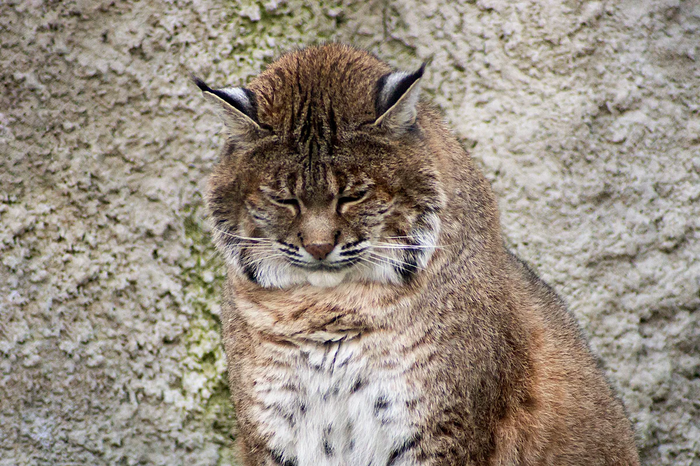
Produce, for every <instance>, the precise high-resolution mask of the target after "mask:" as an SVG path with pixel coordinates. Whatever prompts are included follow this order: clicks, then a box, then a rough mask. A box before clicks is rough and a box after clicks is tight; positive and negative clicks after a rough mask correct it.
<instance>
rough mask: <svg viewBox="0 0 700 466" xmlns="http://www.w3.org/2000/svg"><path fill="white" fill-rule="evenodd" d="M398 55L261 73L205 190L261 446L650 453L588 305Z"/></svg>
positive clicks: (231, 329) (229, 95)
mask: <svg viewBox="0 0 700 466" xmlns="http://www.w3.org/2000/svg"><path fill="white" fill-rule="evenodd" d="M423 72H424V67H421V68H420V69H419V70H418V71H416V72H413V73H406V72H400V71H393V70H392V69H391V68H390V67H389V66H388V65H387V64H386V63H384V62H382V61H380V60H379V59H377V58H376V57H374V56H373V55H371V54H369V53H367V52H365V51H362V50H358V49H355V48H352V47H350V46H346V45H340V44H329V45H325V46H320V47H311V48H307V49H304V50H298V51H294V52H291V53H288V54H286V55H284V56H282V57H281V58H280V59H279V60H278V61H276V62H274V63H273V64H271V65H270V66H269V67H268V68H267V69H266V70H265V71H264V72H263V73H262V74H260V75H259V76H258V77H257V78H255V79H254V80H253V81H252V82H251V83H250V84H249V85H248V86H247V87H246V88H224V89H212V88H210V87H208V86H207V85H206V84H205V83H204V82H202V81H201V80H198V79H196V78H195V81H196V84H197V85H198V86H199V88H200V89H201V90H202V91H203V93H204V95H205V96H206V97H207V98H208V99H210V100H212V101H213V102H214V103H215V104H216V107H217V108H218V110H219V111H220V113H221V115H222V116H223V118H224V121H225V130H226V143H225V147H224V149H223V154H222V156H221V161H220V163H219V164H218V165H217V166H216V167H215V168H214V170H213V173H212V174H211V177H210V179H209V183H208V192H207V204H208V208H209V212H210V217H211V222H212V230H213V236H214V241H215V244H216V246H217V248H218V250H219V251H220V252H221V254H223V256H224V258H225V260H226V264H227V269H228V274H227V275H228V276H227V282H226V285H225V289H224V298H223V306H222V323H223V341H224V345H225V349H226V354H227V357H228V374H229V384H230V387H231V392H232V398H233V401H234V403H235V406H236V409H237V415H238V421H239V422H238V423H239V430H240V432H239V434H238V441H239V446H240V450H241V456H242V461H243V463H244V464H246V465H284V466H307V465H310V466H321V465H359V466H365V465H375V466H380V465H381V466H384V465H395V466H398V465H557V466H561V465H574V464H576V465H591V466H592V465H604V464H605V465H613V464H614V465H636V464H639V460H638V457H637V451H636V447H635V444H634V440H633V433H632V429H631V427H630V423H629V421H628V420H627V418H626V416H625V413H624V410H623V407H622V404H621V403H620V402H619V401H618V400H617V399H616V398H615V397H614V395H613V393H612V391H611V389H610V387H609V386H608V384H607V382H606V380H605V378H604V375H603V373H602V372H601V370H600V369H599V368H598V367H597V365H596V360H595V358H594V356H593V355H592V354H591V352H590V350H589V349H588V346H587V343H586V341H585V340H584V338H583V337H582V335H581V332H580V330H579V327H578V325H577V323H576V321H575V320H574V318H573V317H572V316H571V315H570V314H569V313H568V311H567V310H566V308H565V306H564V304H563V303H562V301H561V300H560V299H559V298H558V297H557V295H556V294H555V293H554V292H553V291H552V290H551V288H549V287H548V286H547V285H546V284H545V283H544V282H543V281H542V280H540V279H539V278H538V277H537V276H536V275H535V274H534V273H533V272H532V271H531V270H530V269H529V268H528V267H527V265H525V264H524V263H523V262H522V261H520V260H519V259H518V258H517V257H515V256H514V255H513V254H511V253H509V252H508V251H507V250H506V249H505V247H504V245H503V240H502V237H501V230H500V226H499V218H498V211H497V208H496V202H495V200H494V196H493V193H492V191H491V189H490V186H489V185H488V184H487V182H486V180H485V179H484V177H483V175H482V174H481V173H480V172H479V170H478V169H477V168H476V167H475V165H474V162H473V161H472V160H471V159H470V157H469V155H468V154H467V153H466V152H465V151H464V150H463V149H462V147H461V146H460V145H459V143H458V142H457V140H456V139H455V137H454V136H452V135H451V134H450V132H449V131H448V129H447V128H446V127H445V125H444V124H443V123H442V119H441V117H440V115H439V113H438V112H437V111H435V110H434V109H433V108H431V107H430V106H429V105H428V104H426V103H425V102H422V101H420V100H419V83H420V79H421V76H422V75H423Z"/></svg>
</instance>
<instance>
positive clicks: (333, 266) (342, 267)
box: [289, 257, 360, 273]
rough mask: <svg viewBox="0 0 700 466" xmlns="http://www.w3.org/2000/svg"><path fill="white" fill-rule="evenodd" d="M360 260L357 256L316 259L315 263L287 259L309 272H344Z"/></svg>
mask: <svg viewBox="0 0 700 466" xmlns="http://www.w3.org/2000/svg"><path fill="white" fill-rule="evenodd" d="M359 261H360V258H359V257H354V258H352V259H343V260H341V261H337V262H321V261H316V262H315V263H307V262H301V261H299V260H296V259H289V262H290V263H291V264H292V265H293V266H295V267H297V268H300V269H304V270H307V271H309V272H331V273H332V272H344V271H347V270H348V269H349V268H350V267H352V266H354V265H355V264H357V263H358V262H359Z"/></svg>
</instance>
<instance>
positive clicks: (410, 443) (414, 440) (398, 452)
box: [386, 434, 421, 466]
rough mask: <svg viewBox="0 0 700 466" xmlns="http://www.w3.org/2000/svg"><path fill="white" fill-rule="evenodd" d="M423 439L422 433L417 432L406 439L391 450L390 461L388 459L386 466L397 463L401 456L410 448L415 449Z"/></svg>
mask: <svg viewBox="0 0 700 466" xmlns="http://www.w3.org/2000/svg"><path fill="white" fill-rule="evenodd" d="M420 440H421V435H420V434H416V435H414V436H413V437H411V438H409V439H406V440H405V441H404V442H403V443H402V444H401V445H399V446H398V447H397V448H395V449H393V450H392V451H391V454H390V455H389V461H387V463H386V466H391V465H392V464H394V463H396V461H397V460H398V459H399V458H401V456H403V455H405V454H406V453H408V452H409V451H410V450H412V449H414V448H415V447H416V445H418V442H420Z"/></svg>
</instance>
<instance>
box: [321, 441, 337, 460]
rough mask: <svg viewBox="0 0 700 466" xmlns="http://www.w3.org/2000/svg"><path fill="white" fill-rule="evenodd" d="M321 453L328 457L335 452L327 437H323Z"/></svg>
mask: <svg viewBox="0 0 700 466" xmlns="http://www.w3.org/2000/svg"><path fill="white" fill-rule="evenodd" d="M323 454H324V455H326V456H327V457H329V458H330V457H332V456H333V455H334V454H335V452H334V451H333V445H331V443H330V441H329V440H328V439H327V438H324V439H323Z"/></svg>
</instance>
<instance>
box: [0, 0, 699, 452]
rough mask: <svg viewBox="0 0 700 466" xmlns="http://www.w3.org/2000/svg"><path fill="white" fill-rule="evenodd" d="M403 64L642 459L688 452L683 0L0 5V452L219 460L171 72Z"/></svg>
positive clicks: (690, 257) (217, 390) (189, 113)
mask: <svg viewBox="0 0 700 466" xmlns="http://www.w3.org/2000/svg"><path fill="white" fill-rule="evenodd" d="M334 39H338V40H344V41H350V42H353V43H355V44H357V45H360V46H364V47H367V48H369V49H371V50H373V51H375V52H376V53H378V54H379V55H380V56H381V57H383V58H385V59H387V60H389V61H390V62H391V63H393V64H395V65H397V66H401V67H406V68H412V67H416V66H418V64H419V63H420V62H421V61H423V60H428V59H431V60H432V61H431V64H430V66H429V71H428V73H427V76H426V82H425V90H426V94H428V96H429V97H430V98H431V99H432V100H433V101H434V102H435V103H436V104H438V105H439V106H440V107H441V108H442V110H443V111H444V113H445V117H446V118H447V119H448V120H449V121H450V122H451V123H452V125H453V127H454V129H455V132H456V134H457V135H458V136H459V137H460V139H461V140H462V141H463V142H464V144H465V145H466V146H468V147H471V148H472V152H473V154H474V156H475V157H476V158H477V159H478V160H479V162H480V163H481V164H482V166H483V168H484V170H485V172H486V174H487V176H488V177H489V179H490V180H491V181H492V182H493V185H494V188H495V190H496V191H497V194H498V195H499V196H500V205H501V209H502V219H503V225H504V232H505V241H506V242H507V244H508V245H509V246H511V247H512V248H513V249H514V250H515V251H516V252H517V253H518V254H520V255H521V256H522V257H523V258H525V259H526V260H528V261H529V262H530V263H531V264H533V266H534V267H535V268H536V269H537V270H538V271H539V273H540V274H541V275H542V276H543V277H544V278H545V279H546V280H547V281H549V283H550V284H552V285H553V286H554V287H555V289H556V290H557V291H558V292H559V293H560V294H561V295H562V296H563V297H564V298H565V299H566V300H567V301H568V303H569V304H570V306H571V309H572V310H573V312H575V313H576V315H577V316H578V317H579V319H580V320H581V322H582V324H583V325H584V327H585V329H586V331H587V333H588V334H589V335H590V337H591V344H592V346H593V347H594V349H595V350H596V351H597V352H598V353H599V354H600V355H601V356H602V357H603V358H604V360H605V367H606V368H607V371H608V374H609V376H610V379H611V381H612V382H613V384H614V385H615V386H616V387H617V388H618V389H619V392H620V394H621V396H622V398H623V399H624V401H625V403H626V405H627V408H628V411H629V413H630V416H631V418H632V419H633V421H634V423H635V426H636V429H637V433H638V439H639V445H640V448H641V451H642V455H643V459H644V462H645V464H649V465H671V464H674V465H700V427H699V426H700V402H699V401H698V400H700V326H699V325H698V323H699V322H698V320H699V317H700V310H699V308H700V202H699V200H700V113H699V108H700V97H699V96H700V65H699V62H698V60H700V56H698V55H699V54H700V2H699V1H697V0H695V1H683V2H681V1H678V0H659V1H644V0H625V1H619V2H612V1H610V2H577V1H559V0H547V1H534V0H532V1H529V2H527V1H525V2H518V3H516V2H508V1H498V0H478V1H476V2H474V1H472V2H467V1H464V2H454V1H448V0H428V1H421V0H393V1H392V0H389V1H377V0H375V1H369V2H365V1H359V0H357V1H352V0H338V1H337V2H328V1H326V2H322V3H318V2H310V1H309V2H307V3H303V2H302V1H300V0H287V1H284V0H268V1H265V0H263V1H261V2H257V3H256V2H253V1H247V2H242V3H237V2H224V1H220V0H210V1H195V0H193V1H189V2H187V1H169V2H160V3H159V2H131V1H130V2H127V1H73V2H70V1H66V2H52V1H47V2H42V1H41V0H22V1H5V2H1V3H0V356H1V359H0V465H8V466H9V465H33V464H57V465H61V464H167V465H181V464H187V465H188V466H190V465H191V466H194V465H215V464H222V465H227V464H234V463H233V461H234V460H233V459H232V454H233V453H232V439H231V431H232V428H233V427H234V424H235V420H234V416H233V412H232V410H231V408H230V406H229V403H228V401H227V389H226V386H225V383H224V371H225V366H224V358H223V353H222V350H221V348H220V344H219V336H218V331H219V328H218V320H217V319H218V318H217V315H218V297H217V296H218V289H219V286H220V284H221V280H222V274H223V269H222V266H221V261H220V260H218V259H217V258H216V256H215V254H214V253H213V251H212V248H211V245H210V243H209V240H208V234H207V230H206V224H205V222H204V219H203V209H202V200H201V187H202V184H203V180H204V179H205V177H206V174H207V172H208V171H209V170H210V168H211V166H212V164H213V163H214V162H215V160H216V157H217V152H218V147H219V145H220V142H221V141H220V138H219V137H218V135H217V133H218V130H219V123H218V122H217V120H216V118H215V117H214V116H213V115H211V114H210V112H209V109H208V108H207V105H206V104H205V102H204V101H203V99H202V98H201V96H200V94H199V92H197V91H196V90H195V89H194V88H193V86H192V85H191V84H190V83H189V82H188V79H187V75H188V73H189V72H190V71H194V72H196V73H197V74H199V75H201V76H203V77H204V78H206V79H207V80H208V81H210V82H211V83H217V84H243V83H245V82H246V79H248V78H249V77H250V76H252V75H254V74H256V73H257V72H258V71H259V70H260V69H261V67H263V66H264V64H265V63H267V62H269V61H270V60H271V59H272V58H273V57H274V56H276V55H277V54H278V53H280V51H283V50H285V49H287V48H289V47H292V46H295V45H300V44H309V43H315V42H319V41H323V40H334Z"/></svg>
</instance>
